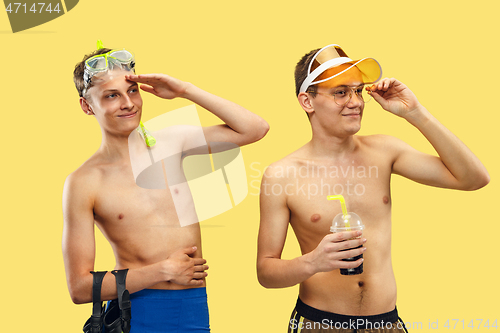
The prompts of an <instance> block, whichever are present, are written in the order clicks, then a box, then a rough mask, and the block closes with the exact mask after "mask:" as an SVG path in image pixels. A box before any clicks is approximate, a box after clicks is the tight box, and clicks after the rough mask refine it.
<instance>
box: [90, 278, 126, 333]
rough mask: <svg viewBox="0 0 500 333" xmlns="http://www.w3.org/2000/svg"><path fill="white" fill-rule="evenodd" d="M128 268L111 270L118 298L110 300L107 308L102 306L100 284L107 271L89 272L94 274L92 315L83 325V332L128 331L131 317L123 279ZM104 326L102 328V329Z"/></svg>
mask: <svg viewBox="0 0 500 333" xmlns="http://www.w3.org/2000/svg"><path fill="white" fill-rule="evenodd" d="M127 272H128V269H121V270H118V271H116V270H115V271H112V272H111V273H112V274H113V275H114V276H115V280H116V290H117V291H118V299H115V300H112V301H111V302H110V303H109V306H108V307H107V309H105V308H104V307H103V306H102V301H101V286H102V280H103V279H104V276H105V275H106V273H107V272H91V273H92V275H93V276H94V283H93V285H92V303H93V306H92V316H90V318H89V319H88V320H87V322H85V325H84V326H83V332H84V333H101V332H106V333H122V332H123V333H129V332H130V319H131V318H132V313H131V303H130V294H129V292H128V290H127V289H126V284H125V280H126V277H127ZM103 327H104V330H103Z"/></svg>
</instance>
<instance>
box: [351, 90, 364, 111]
mask: <svg viewBox="0 0 500 333" xmlns="http://www.w3.org/2000/svg"><path fill="white" fill-rule="evenodd" d="M362 104H363V98H362V97H361V95H358V94H357V93H356V92H355V91H351V98H350V99H349V102H348V103H347V106H348V107H350V108H354V107H358V106H361V105H362Z"/></svg>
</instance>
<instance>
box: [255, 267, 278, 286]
mask: <svg viewBox="0 0 500 333" xmlns="http://www.w3.org/2000/svg"><path fill="white" fill-rule="evenodd" d="M257 280H258V281H259V283H260V285H261V286H262V287H264V288H267V289H271V288H276V286H275V285H273V283H272V281H271V279H270V276H269V274H268V273H267V271H266V269H265V265H262V264H257Z"/></svg>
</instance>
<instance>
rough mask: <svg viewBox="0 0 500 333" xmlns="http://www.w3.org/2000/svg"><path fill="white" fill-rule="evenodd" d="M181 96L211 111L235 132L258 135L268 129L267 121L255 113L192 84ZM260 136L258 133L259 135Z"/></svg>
mask: <svg viewBox="0 0 500 333" xmlns="http://www.w3.org/2000/svg"><path fill="white" fill-rule="evenodd" d="M182 97H184V98H186V99H188V100H190V101H192V102H194V103H196V104H198V105H200V106H202V107H203V108H205V109H207V110H208V111H210V112H212V113H213V114H214V115H216V116H217V117H219V118H220V119H221V120H222V121H223V122H224V123H225V124H226V125H228V126H229V127H230V128H231V129H233V130H234V131H235V132H237V133H240V134H243V135H250V134H251V135H255V136H259V134H261V133H260V132H264V134H265V132H267V130H268V129H269V125H268V124H267V122H266V121H265V120H264V119H262V118H261V117H259V116H257V115H256V114H254V113H252V112H250V111H248V110H247V109H245V108H244V107H242V106H240V105H238V104H236V103H233V102H231V101H228V100H226V99H224V98H222V97H219V96H216V95H213V94H211V93H209V92H207V91H204V90H203V89H200V88H198V87H197V86H195V85H193V84H188V88H187V89H186V91H185V93H184V94H183V96H182ZM262 136H263V135H260V137H262Z"/></svg>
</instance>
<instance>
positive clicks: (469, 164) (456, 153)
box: [407, 106, 489, 190]
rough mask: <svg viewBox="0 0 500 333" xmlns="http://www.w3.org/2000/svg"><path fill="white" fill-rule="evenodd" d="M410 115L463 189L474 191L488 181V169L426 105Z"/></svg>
mask: <svg viewBox="0 0 500 333" xmlns="http://www.w3.org/2000/svg"><path fill="white" fill-rule="evenodd" d="M419 111H420V112H416V113H414V114H413V115H412V116H409V117H407V120H408V122H410V123H411V124H412V125H414V126H415V127H416V128H417V129H418V130H419V131H420V132H421V133H422V134H423V135H424V136H425V137H426V138H427V140H428V141H429V142H430V143H431V144H432V146H433V147H434V149H435V150H436V152H437V153H438V154H439V157H440V158H441V160H442V162H443V163H444V165H445V166H446V168H448V170H449V171H450V172H451V174H452V175H453V176H454V177H455V178H456V179H457V180H458V181H459V183H460V185H461V188H463V189H468V190H474V189H477V188H480V187H482V186H484V185H486V184H487V183H488V181H489V175H488V171H487V170H486V168H485V167H484V165H483V164H482V163H481V161H480V160H479V159H478V158H477V157H476V156H475V155H474V153H473V152H472V151H471V150H470V149H469V148H468V147H467V146H466V145H465V144H464V143H463V142H462V141H461V140H460V139H459V138H458V137H457V136H455V135H454V134H453V133H452V132H451V131H450V130H449V129H447V128H446V127H445V126H444V125H443V124H441V123H440V122H439V121H438V120H437V119H436V118H435V117H434V116H433V115H431V114H430V112H429V111H427V109H426V108H424V107H423V106H420V110H419Z"/></svg>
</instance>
